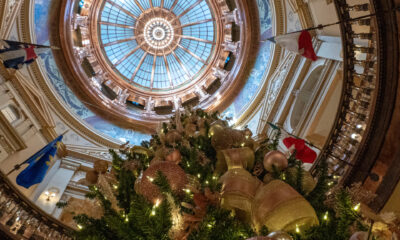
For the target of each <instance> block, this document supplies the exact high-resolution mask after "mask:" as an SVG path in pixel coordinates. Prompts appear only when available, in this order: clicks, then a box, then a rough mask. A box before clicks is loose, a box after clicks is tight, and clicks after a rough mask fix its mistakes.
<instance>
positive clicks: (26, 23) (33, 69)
mask: <svg viewBox="0 0 400 240" xmlns="http://www.w3.org/2000/svg"><path fill="white" fill-rule="evenodd" d="M18 20H19V21H17V24H18V34H19V36H20V39H21V41H24V42H33V39H36V36H35V32H34V26H33V23H34V1H28V2H26V1H25V2H24V4H22V7H21V11H20V15H19V19H18ZM55 45H57V44H55ZM38 61H40V59H39V60H38ZM0 73H1V74H2V75H3V76H10V74H9V72H8V71H7V70H5V69H3V68H1V67H0ZM28 73H29V74H30V75H29V77H30V78H31V79H34V82H35V83H36V85H37V86H36V90H38V91H39V92H40V93H41V96H43V97H45V98H46V101H47V102H48V104H49V105H48V106H49V107H51V108H52V110H54V112H56V113H57V114H58V115H59V117H60V118H62V119H63V121H64V122H65V123H66V124H68V126H69V127H70V128H72V129H73V130H74V131H76V132H79V133H80V134H81V135H82V136H85V138H89V139H91V141H95V142H96V143H97V144H100V145H103V146H105V147H108V148H117V147H118V146H119V143H117V142H116V140H114V139H112V138H110V137H108V136H105V135H102V134H99V133H98V132H96V131H94V130H93V129H92V128H90V127H88V125H87V124H86V123H84V122H83V121H82V119H81V118H79V117H78V116H76V114H74V113H73V112H72V111H71V110H70V109H69V108H68V107H66V106H65V105H63V104H62V102H63V101H62V99H61V98H60V97H59V95H58V94H57V92H56V91H55V89H54V88H53V87H51V84H50V80H49V79H48V77H47V75H46V74H45V70H44V69H42V67H41V65H40V64H38V63H37V62H34V63H32V64H31V65H30V67H29V68H28ZM34 114H37V112H34ZM53 139H54V138H53ZM53 139H51V140H53Z"/></svg>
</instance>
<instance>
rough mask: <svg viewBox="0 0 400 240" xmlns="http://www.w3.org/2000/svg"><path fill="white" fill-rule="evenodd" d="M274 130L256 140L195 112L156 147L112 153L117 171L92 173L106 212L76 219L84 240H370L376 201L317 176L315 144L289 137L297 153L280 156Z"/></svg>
mask: <svg viewBox="0 0 400 240" xmlns="http://www.w3.org/2000/svg"><path fill="white" fill-rule="evenodd" d="M271 126H272V127H273V129H274V130H273V131H274V132H275V134H274V136H273V137H272V138H271V139H269V138H267V139H264V140H262V141H259V142H256V141H254V140H253V139H252V137H251V136H252V132H251V131H250V130H249V129H247V128H246V129H245V130H236V129H233V128H232V127H230V126H229V125H228V122H227V121H225V120H222V119H221V118H220V117H219V115H218V114H217V113H213V114H209V113H206V112H204V111H202V110H199V109H198V110H196V111H189V110H187V111H186V112H185V113H179V112H178V113H177V114H176V115H175V116H174V117H172V118H171V119H170V121H169V122H168V123H163V124H162V126H161V127H160V129H159V130H158V133H157V134H156V135H153V136H152V139H151V140H150V141H149V142H142V144H141V146H134V147H129V146H121V149H120V150H119V151H118V152H117V151H114V150H110V153H111V154H112V156H113V162H112V168H111V171H110V172H107V164H100V163H98V164H97V165H96V166H95V172H93V173H91V174H88V175H87V178H88V180H89V181H91V182H92V183H93V185H91V186H90V193H89V194H87V198H89V199H92V200H93V209H98V211H97V210H96V214H88V213H85V211H81V212H83V214H76V215H75V216H74V220H75V222H76V224H77V225H76V226H77V228H78V230H77V231H76V233H75V235H76V238H77V239H93V240H95V239H113V240H116V239H143V240H151V239H154V240H159V239H179V240H181V239H182V240H183V239H188V240H195V239H196V240H197V239H214V240H216V239H221V240H222V239H229V240H232V239H251V238H252V239H332V240H333V239H334V240H340V239H349V238H350V237H351V236H352V234H354V233H355V234H367V236H368V237H369V235H371V234H370V233H368V230H371V228H370V226H369V225H367V223H368V222H366V221H365V217H363V216H362V214H361V212H360V211H361V209H362V208H363V207H364V205H363V204H362V203H364V202H366V201H367V199H368V198H370V197H371V196H370V195H368V194H364V195H363V194H360V192H361V190H360V186H359V185H357V186H355V187H354V188H351V189H349V188H342V187H340V186H337V185H336V181H337V179H336V177H335V176H329V175H328V168H327V164H326V162H325V160H324V159H322V160H321V161H320V164H318V166H317V167H316V169H315V174H314V176H312V175H311V174H310V172H308V171H306V170H305V169H304V166H303V162H306V161H307V158H308V157H310V156H311V157H312V155H313V154H315V153H313V151H312V150H310V149H309V148H308V147H307V143H306V142H305V141H304V140H301V139H297V138H293V137H291V138H287V139H285V140H284V143H285V145H287V146H290V151H287V152H286V153H284V152H281V151H278V145H279V141H280V137H281V129H280V128H278V127H276V126H275V125H271ZM357 190H359V191H358V192H357ZM58 205H59V207H65V206H68V203H59V204H58ZM75 212H79V209H78V211H75ZM94 215H96V216H94ZM267 235H268V237H257V236H267ZM371 239H372V238H371Z"/></svg>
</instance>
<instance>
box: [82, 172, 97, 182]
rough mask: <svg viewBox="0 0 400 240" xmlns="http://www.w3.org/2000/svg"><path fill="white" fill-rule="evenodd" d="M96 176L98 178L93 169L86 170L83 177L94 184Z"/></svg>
mask: <svg viewBox="0 0 400 240" xmlns="http://www.w3.org/2000/svg"><path fill="white" fill-rule="evenodd" d="M98 178H99V174H98V173H97V172H95V171H89V172H86V177H85V179H86V181H87V182H88V183H89V184H96V183H97V179H98Z"/></svg>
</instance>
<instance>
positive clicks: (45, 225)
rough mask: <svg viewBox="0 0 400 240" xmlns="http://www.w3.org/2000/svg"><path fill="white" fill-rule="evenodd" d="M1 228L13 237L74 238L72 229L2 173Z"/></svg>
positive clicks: (0, 186) (50, 239)
mask: <svg viewBox="0 0 400 240" xmlns="http://www.w3.org/2000/svg"><path fill="white" fill-rule="evenodd" d="M0 229H1V230H2V232H4V233H6V234H7V235H8V236H9V238H11V239H40V240H46V239H49V240H54V239H59V240H70V239H71V240H72V238H71V237H70V236H69V234H68V233H70V232H71V231H72V229H70V228H69V227H67V226H66V225H64V224H62V223H61V222H60V221H58V220H56V219H55V218H53V217H51V216H49V215H48V214H46V213H45V212H43V211H42V210H41V209H39V208H38V207H37V206H35V205H34V204H33V203H32V202H31V201H30V200H29V199H27V198H26V197H25V196H23V195H22V194H20V193H19V192H18V191H16V190H15V187H14V186H12V185H11V183H10V182H9V181H8V180H7V178H6V177H5V176H4V175H3V174H2V173H1V176H0Z"/></svg>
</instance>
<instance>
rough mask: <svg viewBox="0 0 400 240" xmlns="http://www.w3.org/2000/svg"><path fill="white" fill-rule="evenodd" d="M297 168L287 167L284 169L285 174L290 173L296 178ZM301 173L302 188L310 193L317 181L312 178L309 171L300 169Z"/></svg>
mask: <svg viewBox="0 0 400 240" xmlns="http://www.w3.org/2000/svg"><path fill="white" fill-rule="evenodd" d="M297 171H298V170H297V168H288V169H287V170H286V174H288V175H290V176H291V177H292V178H296V176H297ZM302 172H303V173H302V174H303V181H302V184H301V185H302V188H303V191H304V192H305V193H310V192H311V191H312V190H314V188H315V186H316V185H317V182H316V181H315V180H314V178H313V176H312V175H311V173H310V172H309V171H306V170H304V169H303V170H302Z"/></svg>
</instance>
